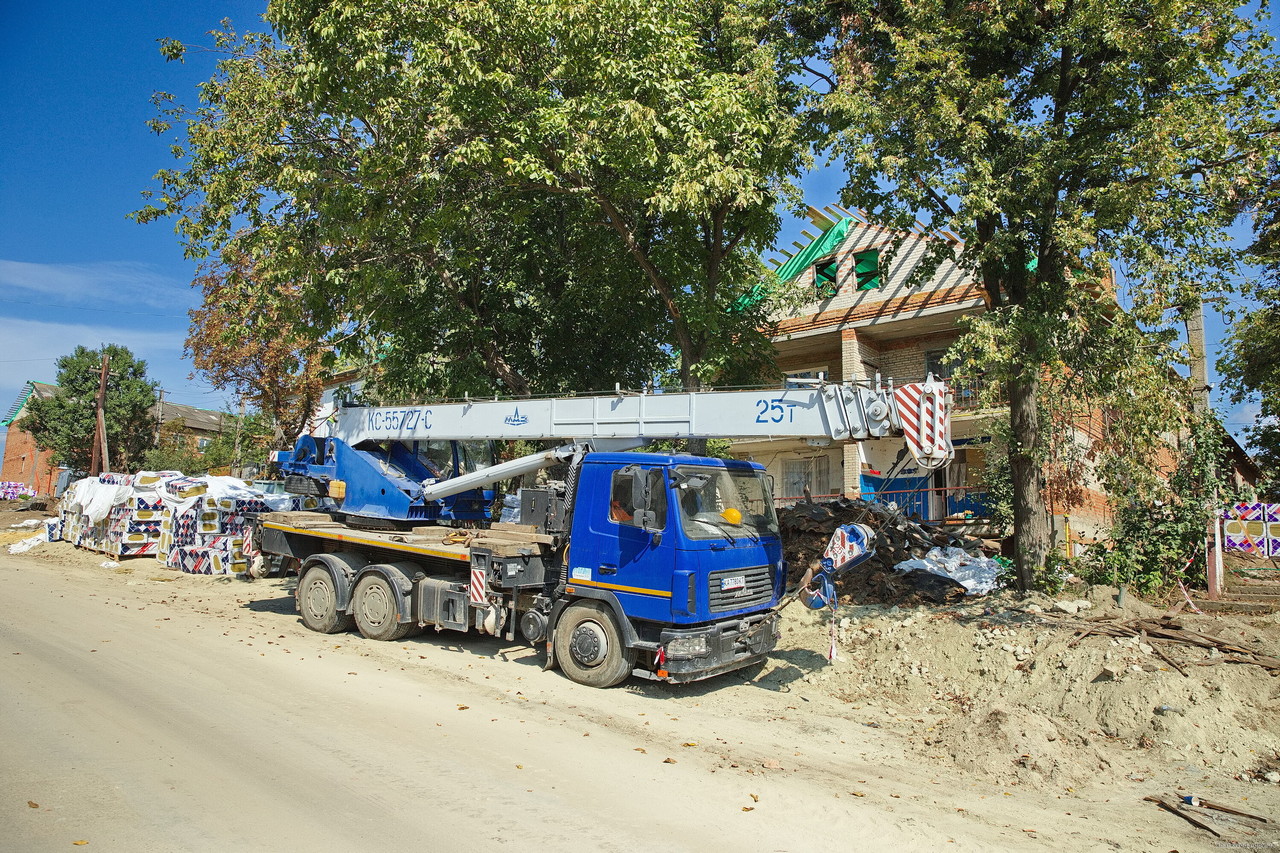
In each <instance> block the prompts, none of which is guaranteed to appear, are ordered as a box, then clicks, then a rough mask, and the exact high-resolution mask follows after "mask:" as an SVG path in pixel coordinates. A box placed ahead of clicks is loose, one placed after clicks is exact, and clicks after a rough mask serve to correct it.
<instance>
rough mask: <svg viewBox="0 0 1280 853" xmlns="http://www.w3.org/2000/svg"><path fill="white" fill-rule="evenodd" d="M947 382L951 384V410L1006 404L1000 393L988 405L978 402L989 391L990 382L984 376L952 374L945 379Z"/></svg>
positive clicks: (973, 409)
mask: <svg viewBox="0 0 1280 853" xmlns="http://www.w3.org/2000/svg"><path fill="white" fill-rule="evenodd" d="M947 384H948V385H950V386H951V395H952V396H951V399H952V411H953V412H973V411H976V410H978V409H983V408H989V407H990V405H996V406H1004V405H1008V401H1007V400H1005V398H1004V394H1000V395H999V396H998V397H996V399H995V400H994V401H993V402H992V403H989V404H988V405H985V406H984V405H981V404H979V402H978V401H979V400H981V399H982V397H983V395H984V394H989V393H990V388H991V383H990V381H989V380H988V379H987V378H986V377H985V376H952V377H949V378H948V379H947Z"/></svg>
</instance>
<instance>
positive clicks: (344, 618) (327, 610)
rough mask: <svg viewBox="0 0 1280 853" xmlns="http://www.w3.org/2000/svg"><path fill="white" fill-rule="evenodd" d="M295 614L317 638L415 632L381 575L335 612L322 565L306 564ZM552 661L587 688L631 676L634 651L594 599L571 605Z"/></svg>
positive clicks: (394, 636) (365, 581) (363, 583)
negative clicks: (347, 608)
mask: <svg viewBox="0 0 1280 853" xmlns="http://www.w3.org/2000/svg"><path fill="white" fill-rule="evenodd" d="M297 596H298V612H299V613H300V614H301V616H302V623H303V624H304V625H306V626H307V627H308V628H310V629H311V630H312V631H318V632H319V633H321V634H339V633H342V632H344V631H349V630H351V628H352V627H353V626H354V627H356V628H358V629H359V630H360V633H361V634H362V635H364V636H365V637H368V638H369V639H371V640H383V641H394V640H399V639H402V638H403V637H407V636H409V635H410V634H412V633H414V632H415V631H416V630H417V625H415V624H414V623H413V622H401V621H400V614H399V610H398V608H397V606H396V595H395V592H394V591H393V590H392V589H391V584H390V583H388V582H387V580H386V578H384V577H382V576H381V575H366V576H365V577H363V578H361V579H360V582H359V583H357V584H356V588H355V591H354V592H353V593H352V596H351V598H352V607H351V610H352V612H351V613H343V612H341V611H340V610H339V609H338V592H337V589H336V587H335V586H334V582H333V577H332V576H331V575H330V574H329V572H328V570H327V569H325V568H324V567H323V566H312V567H310V568H308V569H306V570H305V571H304V572H303V574H302V579H301V580H300V581H299V582H298V593H297ZM553 642H554V643H555V653H556V662H557V663H559V664H560V668H561V669H562V670H564V673H565V675H567V676H568V677H569V678H570V679H571V680H573V681H576V682H578V683H579V684H585V685H587V686H588V687H612V686H613V685H615V684H618V683H620V682H622V681H624V680H625V679H626V678H627V676H629V675H631V670H632V668H633V667H634V666H635V663H636V651H635V649H628V648H627V647H626V643H625V642H624V641H623V639H622V631H621V630H620V629H619V628H618V623H617V621H616V620H615V619H614V616H613V613H612V612H611V611H610V610H609V608H608V607H606V606H605V605H603V604H600V603H599V602H595V601H579V602H577V603H575V604H572V605H570V606H569V607H568V609H566V610H565V612H564V614H563V615H562V616H561V617H560V621H559V623H558V624H557V625H556V628H555V637H554V640H553Z"/></svg>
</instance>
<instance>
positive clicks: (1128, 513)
mask: <svg viewBox="0 0 1280 853" xmlns="http://www.w3.org/2000/svg"><path fill="white" fill-rule="evenodd" d="M1226 467H1227V459H1226V454H1225V450H1224V446H1223V433H1222V428H1221V426H1219V425H1218V424H1217V423H1216V422H1214V421H1212V420H1211V419H1208V418H1200V419H1196V420H1193V421H1192V424H1191V430H1190V436H1189V440H1188V441H1186V442H1185V443H1184V445H1183V450H1182V452H1181V453H1180V454H1179V457H1178V459H1177V466H1176V468H1175V469H1174V471H1173V473H1172V475H1171V476H1170V477H1169V478H1168V480H1167V481H1163V482H1158V483H1155V484H1144V485H1140V486H1139V487H1138V489H1137V490H1136V491H1135V492H1133V493H1132V494H1131V496H1130V499H1129V500H1128V501H1126V502H1125V503H1123V504H1120V505H1118V506H1117V507H1116V508H1115V515H1114V522H1113V526H1112V530H1111V533H1110V536H1109V538H1110V540H1111V542H1112V543H1113V544H1112V545H1111V547H1110V548H1109V549H1107V550H1098V551H1094V552H1090V553H1089V554H1088V555H1087V556H1086V559H1085V561H1084V563H1083V564H1082V568H1083V572H1082V574H1083V576H1084V577H1085V578H1086V579H1087V580H1090V581H1092V582H1094V583H1110V584H1114V585H1129V586H1131V587H1134V588H1135V589H1136V590H1137V591H1138V592H1140V593H1143V594H1150V593H1157V592H1160V591H1162V590H1164V589H1166V588H1167V587H1169V586H1172V585H1174V584H1176V583H1178V582H1179V581H1182V582H1184V583H1187V584H1189V585H1191V586H1199V587H1203V586H1204V583H1205V564H1204V539H1205V534H1206V531H1207V529H1208V524H1209V521H1210V519H1211V518H1212V517H1213V516H1214V515H1215V514H1216V513H1217V511H1218V508H1219V507H1221V506H1223V505H1225V504H1227V503H1229V502H1230V501H1231V500H1232V499H1233V497H1234V496H1233V495H1230V494H1225V493H1222V492H1221V491H1220V486H1221V484H1222V483H1223V482H1225V481H1226V476H1225V474H1226Z"/></svg>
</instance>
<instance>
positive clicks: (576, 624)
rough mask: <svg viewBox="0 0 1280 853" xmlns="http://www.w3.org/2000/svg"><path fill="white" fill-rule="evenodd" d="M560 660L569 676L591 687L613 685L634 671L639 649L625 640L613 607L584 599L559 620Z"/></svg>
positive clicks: (567, 610) (556, 641)
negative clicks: (630, 645) (630, 647)
mask: <svg viewBox="0 0 1280 853" xmlns="http://www.w3.org/2000/svg"><path fill="white" fill-rule="evenodd" d="M555 644H556V662H557V663H559V664H560V668H561V669H562V670H564V673H565V675H567V676H569V678H570V679H572V680H573V681H576V682H578V683H579V684H585V685H587V686H588V687H612V686H613V685H615V684H618V683H619V682H621V681H623V680H624V679H626V677H627V676H628V675H630V674H631V669H632V667H634V666H635V663H636V651H635V649H628V648H627V647H626V645H625V644H624V643H623V642H622V632H621V631H619V630H618V624H617V622H615V621H614V618H613V613H612V612H610V610H609V608H608V607H606V606H604V605H603V604H600V603H598V602H595V601H581V602H578V603H577V604H572V605H570V606H569V607H568V609H566V610H565V612H564V615H562V616H561V617H560V621H559V622H558V623H556V636H555Z"/></svg>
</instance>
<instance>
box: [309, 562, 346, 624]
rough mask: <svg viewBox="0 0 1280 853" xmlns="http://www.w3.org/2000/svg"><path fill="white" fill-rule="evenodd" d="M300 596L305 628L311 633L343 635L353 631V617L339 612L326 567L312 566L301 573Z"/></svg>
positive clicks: (331, 580)
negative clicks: (344, 632)
mask: <svg viewBox="0 0 1280 853" xmlns="http://www.w3.org/2000/svg"><path fill="white" fill-rule="evenodd" d="M297 595H298V613H300V614H301V615H302V624H304V625H306V626H307V627H308V628H310V629H311V630H312V631H319V632H320V633H321V634H341V633H342V632H343V631H350V630H351V625H352V620H351V616H350V615H349V614H346V613H339V612H338V591H337V589H336V588H335V587H334V585H333V578H332V577H330V575H329V572H328V571H326V570H325V568H324V567H323V566H312V567H311V568H309V569H307V570H306V571H305V572H303V573H302V580H300V581H298V593H297Z"/></svg>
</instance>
